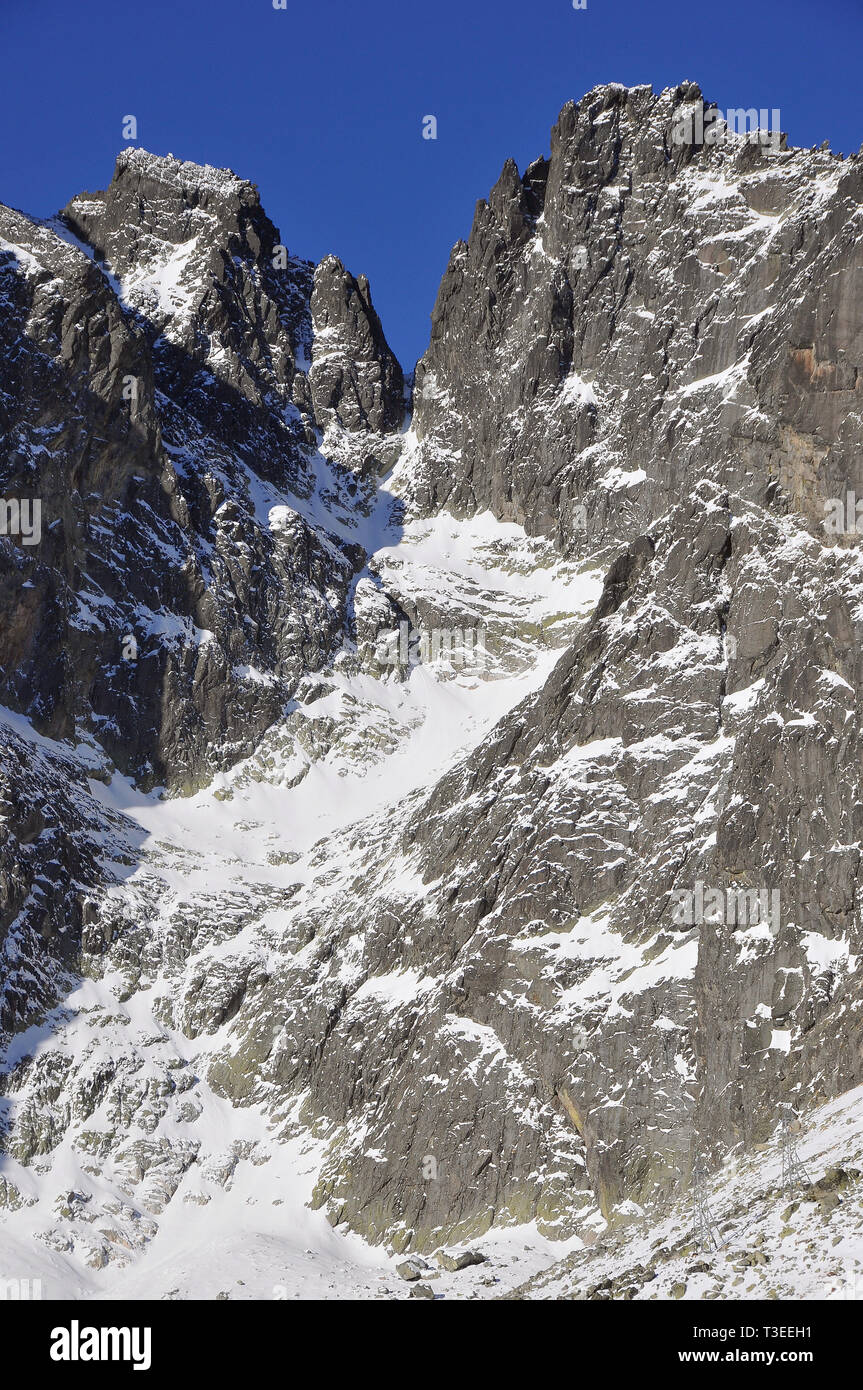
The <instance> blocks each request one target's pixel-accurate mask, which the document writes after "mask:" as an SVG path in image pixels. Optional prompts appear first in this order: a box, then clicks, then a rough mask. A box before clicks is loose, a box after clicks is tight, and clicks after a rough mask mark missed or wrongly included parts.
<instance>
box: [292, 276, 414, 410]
mask: <svg viewBox="0 0 863 1390" xmlns="http://www.w3.org/2000/svg"><path fill="white" fill-rule="evenodd" d="M311 312H312V324H313V326H314V349H313V354H312V366H311V370H310V372H309V384H310V386H311V392H312V400H313V402H314V407H315V414H316V416H317V418H318V419H319V420H326V419H327V418H328V417H329V418H332V417H335V419H336V420H338V422H339V424H340V425H343V426H344V427H345V428H346V429H349V430H370V431H372V432H374V433H377V434H387V433H389V432H391V431H393V430H397V429H399V428H400V427H401V424H402V421H403V419H404V413H405V411H404V377H403V375H402V369H401V367H400V366H399V364H398V362H397V361H396V359H395V358H394V357H393V355H392V353H391V352H390V350H389V347H388V346H387V341H386V338H385V337H384V332H383V329H382V328H381V322H380V319H379V318H378V316H377V314H376V313H375V310H374V308H373V306H372V297H371V290H370V289H369V282H368V280H367V279H366V277H365V275H361V276H360V278H359V280H355V279H354V277H353V275H350V274H349V273H348V272H347V271H346V270H345V268H344V266H343V265H342V263H341V261H340V260H338V258H337V257H336V256H327V257H326V259H325V260H323V261H321V262H320V264H319V265H318V266H316V268H315V287H314V290H313V291H312V299H311Z"/></svg>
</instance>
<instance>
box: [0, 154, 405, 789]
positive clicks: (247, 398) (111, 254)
mask: <svg viewBox="0 0 863 1390" xmlns="http://www.w3.org/2000/svg"><path fill="white" fill-rule="evenodd" d="M0 233H2V236H3V241H2V243H0V255H2V260H0V273H2V276H3V294H4V314H3V316H2V330H0V331H2V332H3V334H4V349H5V353H6V360H7V362H8V364H9V365H8V368H7V371H6V372H5V374H4V382H3V389H2V405H0V410H2V420H0V423H2V426H3V438H4V457H3V464H2V467H3V477H2V487H3V494H4V497H6V498H14V499H24V500H27V499H33V498H36V499H38V500H39V503H40V504H41V509H42V513H41V515H42V529H43V532H44V538H43V540H42V541H41V543H40V544H39V545H38V546H33V547H30V548H28V546H27V545H24V544H20V543H18V544H16V543H15V540H14V538H12V537H5V538H3V539H2V540H0V544H2V547H3V569H2V594H3V597H2V612H3V633H2V646H0V667H2V671H3V695H4V698H5V700H6V702H7V703H9V704H11V705H12V706H13V707H15V708H18V709H21V710H23V711H26V712H27V713H28V714H29V715H30V716H31V717H32V718H33V719H34V720H35V721H36V723H37V725H38V727H39V728H40V729H41V730H42V731H43V732H45V733H47V734H49V735H53V736H59V737H64V738H65V737H70V736H72V735H73V734H74V733H75V731H76V730H77V732H78V734H79V735H80V736H84V737H87V738H93V737H95V738H96V739H97V740H98V741H99V742H100V743H101V744H102V745H103V746H104V747H105V749H106V750H107V751H108V753H109V754H110V756H111V757H112V758H113V760H114V762H115V763H116V764H117V766H118V767H120V768H121V769H123V770H124V771H128V772H130V773H132V774H133V775H135V776H136V777H138V778H140V779H142V780H143V782H144V783H145V784H146V783H149V784H151V785H152V784H154V783H155V784H159V783H167V784H169V785H172V786H179V787H181V788H182V787H185V788H190V787H194V786H196V785H198V784H200V783H201V782H202V781H206V780H207V779H208V777H209V776H211V775H212V773H213V772H214V771H215V770H217V769H218V768H220V767H225V766H229V765H231V764H232V763H233V762H235V761H236V760H237V758H238V757H240V756H242V755H243V754H247V753H249V752H251V751H252V749H253V748H254V746H255V744H256V742H257V741H258V739H259V737H260V735H261V734H262V733H263V731H264V730H265V729H266V728H267V727H268V726H269V725H271V724H272V723H273V721H274V720H275V719H276V718H277V717H278V716H279V715H280V713H281V711H282V710H283V708H284V707H285V704H286V702H287V700H288V699H289V698H290V697H291V695H292V694H293V693H294V691H295V690H296V688H297V684H298V682H299V680H300V679H301V678H302V677H303V676H304V674H305V673H306V672H307V671H309V670H314V669H316V668H318V667H320V666H321V665H322V664H323V662H324V660H325V658H326V657H327V655H328V654H329V653H330V652H331V651H332V649H333V648H334V646H336V645H338V644H339V643H340V641H341V638H342V634H343V632H344V630H345V625H346V623H347V622H348V598H349V591H350V589H351V586H352V583H353V579H354V575H355V573H356V572H357V571H358V570H359V569H360V568H361V567H362V564H363V563H364V559H365V551H364V549H363V547H362V545H361V544H360V543H359V541H358V540H357V539H355V538H354V534H352V533H355V532H356V531H357V529H358V525H359V524H362V522H363V521H364V519H365V518H366V517H367V516H368V513H369V511H370V509H371V507H372V505H373V504H374V503H375V501H376V498H375V494H374V488H373V486H372V485H371V484H369V483H368V482H366V481H365V480H364V478H363V477H362V476H361V465H362V461H363V458H364V457H365V451H368V450H369V449H373V448H374V447H375V441H376V439H377V436H376V434H375V433H374V431H375V429H377V428H378V427H380V428H381V429H383V430H388V429H391V428H395V426H396V425H397V424H398V423H399V421H400V413H399V410H395V409H390V408H389V399H388V397H386V395H385V392H383V391H382V390H380V389H378V391H377V397H376V402H377V404H376V406H375V404H373V402H372V400H371V398H369V399H368V400H367V401H366V405H367V409H368V411H369V412H370V413H371V417H372V420H371V423H370V422H369V420H368V418H367V417H365V416H364V423H363V429H364V436H363V437H364V441H366V436H367V435H368V436H369V439H370V442H368V441H366V442H364V445H363V450H364V453H363V454H362V455H360V456H359V457H354V454H353V453H352V449H351V443H350V429H351V427H352V425H351V424H349V425H348V426H347V428H346V430H344V431H342V434H343V436H344V439H343V441H342V444H341V446H340V451H339V452H340V461H339V462H330V461H329V460H328V459H327V458H325V457H324V456H322V455H321V454H320V453H318V451H317V444H318V440H319V438H320V428H319V424H318V421H317V418H316V416H315V414H314V407H313V404H312V399H311V397H312V392H311V390H310V387H309V383H308V378H307V375H306V372H305V371H304V370H303V368H302V367H301V366H300V365H298V364H299V363H305V364H306V365H307V364H308V357H309V354H310V353H311V352H312V351H313V346H312V345H313V343H314V340H315V328H314V325H313V324H312V320H311V312H310V304H309V301H310V297H311V295H312V282H313V267H312V266H311V265H308V264H306V263H303V262H299V261H297V260H296V259H295V258H290V257H288V256H287V253H286V252H285V250H284V247H281V245H280V243H279V242H278V238H277V233H276V232H275V229H274V228H273V227H272V224H271V223H270V222H269V220H268V219H267V218H266V216H265V214H264V213H263V211H262V209H261V206H260V201H259V198H258V195H257V192H256V190H254V189H253V187H252V185H250V184H249V183H247V182H245V181H243V180H240V179H238V178H236V176H235V175H233V174H231V173H230V172H229V171H224V170H214V169H209V168H205V169H201V168H200V167H198V166H194V165H188V164H181V163H180V162H179V161H177V160H174V159H172V158H170V157H168V158H164V159H161V158H156V157H154V156H152V155H149V154H147V153H146V152H144V151H140V150H131V151H128V152H126V153H124V154H123V155H121V156H120V157H119V159H118V161H117V167H116V170H115V175H114V179H113V181H112V183H111V185H110V187H109V188H108V189H107V190H106V191H105V192H104V193H99V194H85V195H82V196H81V197H79V198H76V199H73V201H72V202H71V203H70V204H69V206H68V208H67V209H66V211H65V213H64V214H63V217H62V219H60V220H58V221H56V222H54V223H52V224H42V223H34V222H33V221H31V220H30V219H28V218H26V217H24V216H22V215H20V214H17V213H14V212H12V211H11V210H8V209H2V210H0ZM365 294H366V300H368V289H367V287H366V291H365ZM367 312H368V313H369V314H371V313H373V311H371V310H370V309H369V310H368V311H367ZM374 322H375V324H376V325H377V320H376V319H374ZM361 339H362V334H354V335H353V336H352V335H351V334H350V333H347V334H346V336H345V338H344V342H343V354H342V356H343V362H344V372H345V373H346V374H347V375H350V370H351V369H350V359H349V353H350V351H351V348H352V346H357V348H358V350H359V351H360V352H361V353H365V352H366V350H367V346H368V345H367V344H366V342H365V340H364V339H363V340H362V341H360V340H361ZM373 347H374V351H375V352H376V353H377V354H378V355H379V357H380V358H381V360H384V361H386V363H387V368H386V373H385V375H386V380H387V382H389V381H390V379H392V380H393V381H396V380H398V383H399V384H398V386H397V388H396V395H397V396H399V398H400V373H399V372H398V370H397V369H396V367H395V366H394V365H393V363H392V359H391V356H390V354H389V350H388V349H387V347H386V343H385V340H384V339H383V335H382V333H381V332H380V328H379V325H377V328H376V337H375V339H374V344H373ZM366 368H367V363H366V362H365V359H364V360H363V363H362V367H361V368H358V369H357V370H358V372H360V371H365V370H366ZM352 423H359V422H357V421H353V422H352ZM345 441H346V442H345ZM355 468H356V469H358V470H359V471H360V476H358V477H357V478H356V479H355V478H354V469H355ZM319 493H322V494H323V499H322V500H320V499H319ZM357 518H359V522H358V520H357ZM129 639H132V640H131V642H130V641H129Z"/></svg>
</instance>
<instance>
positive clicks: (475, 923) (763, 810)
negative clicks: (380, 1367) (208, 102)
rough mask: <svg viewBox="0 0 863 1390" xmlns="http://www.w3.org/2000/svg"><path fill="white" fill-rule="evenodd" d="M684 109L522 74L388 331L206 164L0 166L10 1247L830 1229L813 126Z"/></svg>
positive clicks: (665, 1269) (356, 1274) (657, 1277)
mask: <svg viewBox="0 0 863 1390" xmlns="http://www.w3.org/2000/svg"><path fill="white" fill-rule="evenodd" d="M709 110H711V108H710V107H709V106H708V105H707V103H706V102H705V99H704V97H703V95H702V93H701V92H700V90H699V89H698V88H697V87H696V86H695V85H694V84H692V83H684V84H681V85H680V86H679V87H676V88H670V89H668V90H666V91H663V92H661V93H660V94H658V95H657V94H656V93H654V91H653V90H652V89H651V88H650V87H644V86H642V87H634V88H625V87H622V86H619V85H616V84H610V85H606V86H602V87H598V88H596V89H595V90H594V91H592V92H590V93H588V94H587V95H586V96H585V97H583V98H582V100H581V101H579V102H578V103H572V102H570V103H568V104H567V105H566V106H565V107H564V108H563V110H562V111H561V113H560V116H559V117H558V120H557V123H556V125H555V126H554V128H553V130H552V133H551V145H550V154H549V156H548V157H547V158H542V159H539V160H537V161H535V162H534V163H533V164H532V165H530V166H529V168H528V169H527V170H526V171H525V172H524V173H523V174H520V173H519V171H518V169H517V167H516V166H515V164H514V163H513V162H512V160H508V161H507V163H506V164H505V166H504V168H503V171H502V173H501V176H500V178H499V180H498V182H497V183H496V184H495V186H494V188H493V189H492V190H491V192H490V194H489V196H488V199H487V200H483V201H481V202H480V203H479V204H478V205H477V209H476V214H475V217H474V222H473V226H472V229H471V232H470V235H469V237H468V239H467V241H462V242H459V243H457V245H456V246H455V247H454V248H453V251H452V253H451V256H450V260H449V264H448V266H447V269H446V272H445V274H444V277H443V280H442V283H441V286H440V290H439V293H438V297H437V301H436V304H435V306H434V311H433V314H432V320H431V336H430V342H429V347H428V350H427V352H426V353H425V355H424V357H423V358H422V359H421V360H420V362H419V363H418V364H417V366H416V370H415V372H413V373H405V372H404V370H403V368H402V366H401V365H400V364H399V363H398V361H397V360H396V358H395V356H394V354H393V353H392V351H391V349H390V347H389V345H388V342H387V338H386V335H385V330H384V326H383V325H382V323H381V320H380V318H379V317H378V314H377V312H376V310H375V308H374V305H373V300H372V294H371V289H370V286H369V282H368V279H367V278H366V277H365V276H364V275H362V274H356V275H354V274H353V273H352V272H351V271H350V270H348V269H346V267H345V266H344V265H343V264H342V262H341V261H340V260H339V259H338V258H337V257H336V256H327V257H326V258H325V259H324V260H323V261H321V262H320V263H319V264H318V265H313V264H311V263H310V262H307V261H304V260H301V259H300V258H298V257H296V256H294V255H292V254H291V253H290V252H289V251H288V249H287V248H286V247H285V245H284V244H283V243H282V241H281V239H280V233H279V231H278V230H277V229H276V228H275V227H274V226H273V224H272V223H271V222H270V220H269V218H268V217H267V216H266V213H265V212H264V209H263V207H262V204H261V199H260V196H259V193H258V190H257V188H256V187H255V186H254V185H253V184H251V183H249V182H248V181H246V180H244V179H242V178H240V177H238V176H237V175H236V174H234V173H233V172H232V171H230V170H222V169H214V168H211V167H209V166H200V165H194V164H190V163H185V162H183V161H181V160H179V159H175V158H174V157H173V156H165V157H160V156H156V155H152V154H149V153H147V152H146V151H144V150H141V149H128V150H126V151H124V152H123V153H122V154H121V155H120V156H119V158H118V160H117V163H116V167H115V170H114V175H113V178H112V180H111V182H110V184H109V186H108V187H107V188H106V189H105V190H103V191H99V192H85V193H82V194H81V195H79V196H78V197H76V198H73V199H72V200H71V202H70V203H68V205H67V206H66V208H65V209H64V210H63V212H62V213H60V214H59V215H58V216H57V217H56V218H54V219H50V220H47V221H43V220H39V219H35V218H31V217H28V216H26V215H25V214H23V213H20V212H16V211H14V210H13V209H10V208H6V207H2V206H0V355H2V358H3V362H4V368H3V376H2V379H0V435H2V444H3V448H2V455H0V467H2V470H3V477H2V489H0V490H2V510H0V523H2V525H0V685H2V690H0V705H2V709H0V1075H2V1086H0V1235H2V1242H3V1243H4V1245H8V1248H9V1250H11V1251H13V1253H14V1254H15V1255H16V1258H19V1260H20V1264H21V1267H22V1268H24V1269H27V1270H31V1269H32V1270H33V1273H34V1277H39V1278H41V1277H43V1275H44V1278H45V1279H46V1280H49V1281H53V1288H54V1295H53V1296H63V1295H64V1294H66V1295H71V1296H75V1297H85V1296H90V1295H92V1294H93V1293H94V1292H98V1291H106V1290H107V1291H110V1292H111V1293H116V1294H117V1295H119V1296H123V1294H124V1292H125V1293H126V1294H128V1295H130V1296H142V1295H143V1296H151V1297H152V1296H166V1297H175V1296H184V1297H187V1296H202V1297H210V1298H215V1297H219V1298H223V1297H234V1296H246V1297H268V1298H272V1297H276V1298H278V1297H283V1296H287V1294H286V1293H285V1292H284V1289H285V1285H284V1283H283V1282H280V1272H283V1270H284V1268H285V1267H286V1266H290V1268H291V1269H292V1270H295V1271H296V1270H299V1271H300V1272H299V1273H298V1274H296V1277H297V1279H299V1280H302V1279H306V1280H307V1279H308V1278H309V1277H311V1275H310V1271H312V1270H313V1267H314V1273H315V1278H318V1277H320V1278H321V1279H322V1280H325V1281H326V1288H327V1290H329V1291H330V1293H331V1295H332V1296H333V1297H339V1296H353V1295H354V1294H355V1295H356V1296H360V1297H411V1296H413V1297H426V1298H433V1297H436V1296H438V1294H440V1293H444V1294H447V1295H449V1293H453V1294H454V1295H455V1296H465V1294H464V1291H465V1290H466V1289H470V1290H471V1295H470V1296H477V1297H501V1296H504V1297H518V1298H522V1297H523V1298H535V1297H539V1298H544V1297H552V1298H558V1297H566V1298H569V1297H576V1298H604V1297H627V1298H629V1297H636V1298H639V1297H645V1298H647V1297H659V1298H677V1297H683V1296H685V1297H700V1296H702V1295H704V1296H707V1297H741V1296H746V1297H766V1296H770V1295H771V1292H772V1295H773V1296H779V1297H787V1296H793V1291H794V1290H795V1289H797V1290H800V1289H803V1288H804V1284H805V1289H804V1292H803V1293H800V1292H798V1294H797V1295H796V1296H807V1297H809V1296H811V1297H815V1296H827V1295H823V1290H824V1289H825V1288H828V1287H829V1289H830V1290H836V1289H840V1288H846V1287H847V1286H848V1281H849V1280H852V1281H853V1280H855V1279H856V1278H857V1272H856V1270H857V1264H861V1266H863V1230H861V1229H859V1222H858V1221H857V1218H856V1215H855V1213H856V1210H857V1208H858V1207H859V1202H858V1203H855V1202H854V1201H853V1200H851V1198H852V1197H853V1193H854V1192H855V1191H856V1188H855V1184H859V1180H860V1171H861V1167H863V1152H861V1145H863V1140H861V1139H860V1136H861V1135H863V1035H861V1026H863V1025H861V1019H863V1007H861V1005H863V995H861V972H860V960H861V954H863V919H861V913H860V904H859V902H858V891H857V885H858V882H860V881H861V839H863V746H861V743H860V728H861V708H860V701H861V694H863V662H861V656H860V653H861V650H863V609H861V603H860V593H861V589H863V558H861V557H863V551H861V545H860V537H859V527H858V510H857V497H858V496H861V497H863V463H861V460H863V210H861V202H863V173H861V167H863V166H861V163H860V160H859V158H858V157H852V158H850V159H842V158H840V157H837V156H833V155H831V154H830V153H829V152H826V151H825V150H809V151H806V150H798V149H793V148H789V147H787V146H786V144H785V141H784V138H783V139H782V140H781V141H778V142H776V141H774V142H773V143H772V144H771V145H770V147H768V146H767V145H766V144H765V143H764V142H760V143H759V141H757V140H752V139H749V138H747V137H746V136H745V135H736V134H734V133H733V132H732V131H724V135H723V138H722V139H721V140H716V141H713V142H712V143H711V142H707V141H706V140H704V141H700V140H698V139H696V137H695V135H694V134H693V132H695V131H697V130H699V129H701V128H703V125H699V121H701V122H702V123H703V118H704V113H705V111H709ZM723 130H724V128H723ZM681 131H683V132H684V134H683V136H681ZM687 131H689V135H688V136H687V135H686V132H687ZM34 508H35V510H34ZM789 1114H792V1115H793V1116H794V1117H795V1119H794V1123H795V1124H796V1125H797V1126H798V1128H797V1130H795V1134H796V1135H799V1143H800V1148H801V1154H802V1159H801V1162H802V1164H803V1168H804V1170H805V1172H806V1173H807V1174H809V1173H811V1182H810V1183H809V1186H808V1187H807V1189H806V1193H805V1194H803V1193H801V1192H796V1193H795V1192H789V1191H788V1190H787V1188H788V1174H787V1169H786V1167H783V1159H782V1144H783V1143H785V1144H786V1146H787V1139H786V1140H783V1138H782V1135H783V1133H784V1132H785V1131H784V1130H782V1129H781V1127H780V1126H781V1119H782V1116H783V1115H785V1116H786V1117H787V1115H789ZM787 1129H788V1126H787V1125H786V1126H785V1130H787ZM858 1141H859V1142H858ZM786 1157H787V1154H786ZM858 1160H859V1162H858ZM693 1184H694V1185H695V1187H697V1188H698V1190H699V1191H703V1192H705V1193H707V1196H705V1197H704V1201H705V1202H707V1200H708V1196H709V1209H710V1212H711V1213H712V1217H713V1218H715V1221H716V1223H717V1229H719V1230H720V1231H721V1232H724V1236H725V1237H727V1240H726V1244H727V1246H728V1249H729V1250H730V1251H731V1254H730V1255H729V1258H728V1259H727V1260H726V1259H725V1257H724V1255H723V1256H722V1260H721V1263H720V1259H719V1256H718V1254H717V1252H716V1251H715V1250H711V1251H710V1252H705V1251H703V1250H700V1249H699V1248H697V1242H696V1243H695V1244H693V1239H694V1238H693V1233H692V1225H691V1200H692V1199H691V1189H692V1187H693ZM711 1184H713V1186H712V1188H710V1191H709V1193H708V1188H709V1187H710V1185H711ZM756 1208H757V1209H758V1210H761V1211H762V1217H761V1218H760V1226H759V1229H760V1230H761V1231H762V1235H763V1239H761V1240H760V1241H752V1240H750V1239H749V1236H747V1234H746V1221H747V1213H748V1212H750V1211H751V1210H753V1209H756ZM777 1213H778V1214H777ZM663 1223H664V1224H663ZM855 1223H856V1224H855ZM828 1226H829V1227H830V1228H831V1230H832V1231H833V1232H834V1233H836V1235H837V1239H838V1238H839V1237H841V1239H842V1241H843V1242H844V1244H842V1250H843V1251H844V1252H845V1254H843V1258H844V1259H846V1262H847V1267H846V1266H842V1268H841V1269H840V1268H839V1266H838V1265H836V1267H835V1268H834V1267H833V1265H834V1264H835V1261H834V1262H833V1263H831V1262H830V1257H829V1252H828V1247H827V1243H826V1242H825V1239H824V1230H825V1229H826V1228H827V1227H828ZM178 1230H181V1231H182V1232H183V1242H182V1249H181V1248H180V1246H179V1245H176V1244H175V1245H171V1244H170V1242H171V1241H172V1240H176V1232H177V1231H178ZM297 1230H301V1231H302V1232H303V1233H304V1234H303V1236H302V1237H299V1238H298V1237H297V1235H296V1231H297ZM526 1232H529V1238H530V1241H531V1244H530V1246H529V1254H528V1257H527V1259H525V1258H524V1257H523V1256H521V1255H520V1256H519V1259H518V1260H517V1261H516V1265H517V1268H516V1265H514V1264H513V1260H514V1259H515V1252H521V1251H523V1250H524V1249H525V1241H524V1236H525V1233H526ZM171 1233H174V1234H171ZM157 1238H158V1239H159V1240H160V1241H161V1242H163V1243H164V1242H167V1243H168V1256H167V1257H166V1258H165V1259H164V1260H163V1262H162V1265H161V1266H160V1271H161V1272H160V1273H159V1274H158V1276H157V1275H154V1274H148V1273H147V1272H146V1270H143V1269H142V1268H139V1266H140V1265H141V1258H142V1256H143V1255H144V1254H145V1253H146V1252H147V1251H148V1250H150V1249H151V1247H152V1246H153V1242H154V1241H155V1240H156V1239H157ZM297 1239H301V1240H302V1241H303V1245H302V1252H300V1251H299V1249H298V1247H297V1244H296V1242H297ZM831 1239H832V1237H831ZM513 1242H515V1244H513ZM747 1242H748V1243H747ZM835 1243H836V1242H834V1244H835ZM160 1248H162V1249H165V1248H166V1247H165V1244H163V1245H162V1246H161V1247H160ZM723 1248H725V1247H723ZM830 1248H831V1249H832V1246H831V1247H830ZM190 1251H191V1252H193V1253H192V1254H191V1255H190V1254H189V1252H190ZM789 1252H790V1253H789ZM848 1252H851V1253H850V1254H849V1253H848ZM854 1252H856V1253H854ZM435 1253H437V1259H436V1260H435V1261H432V1260H431V1259H430V1257H431V1256H432V1254H435ZM394 1257H395V1258H394ZM837 1258H838V1257H837ZM316 1261H317V1262H319V1268H318V1267H317V1266H316V1265H315V1262H316ZM795 1261H796V1262H797V1265H799V1266H801V1267H802V1266H803V1265H805V1267H806V1271H807V1272H806V1279H805V1280H804V1283H803V1284H801V1283H800V1280H799V1279H798V1280H797V1282H796V1283H795V1276H794V1275H793V1272H792V1266H793V1265H794V1262H795ZM855 1261H856V1263H855ZM238 1262H240V1263H242V1266H243V1270H242V1272H243V1273H244V1275H248V1278H245V1277H244V1279H243V1280H242V1281H237V1279H236V1274H235V1272H234V1274H233V1275H232V1276H230V1275H229V1274H228V1273H227V1271H228V1269H229V1267H230V1269H232V1270H234V1271H235V1270H236V1265H237V1263H238ZM262 1271H263V1273H262ZM291 1277H294V1276H293V1275H292V1276H291ZM801 1278H802V1276H801ZM153 1279H157V1284H154V1283H152V1282H151V1281H152V1280H153ZM158 1279H162V1282H163V1284H164V1287H162V1284H158ZM256 1280H257V1282H256ZM226 1281H227V1283H228V1284H229V1285H230V1288H231V1290H232V1291H231V1292H228V1290H227V1289H226ZM807 1281H808V1282H807ZM238 1283H241V1284H242V1289H243V1293H242V1294H240V1292H239V1291H238V1289H237V1288H236V1285H237V1284H238ZM279 1289H281V1290H283V1292H282V1293H279V1292H275V1291H274V1290H279ZM789 1290H791V1291H792V1292H791V1293H789V1292H788V1291H789ZM829 1296H833V1293H831V1294H830V1295H829ZM836 1296H839V1295H836Z"/></svg>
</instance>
